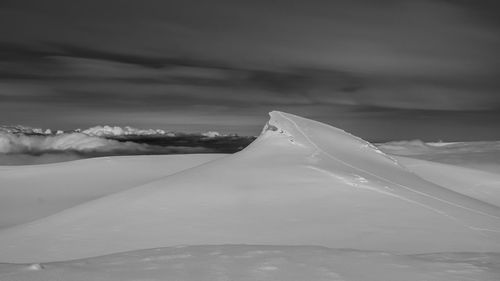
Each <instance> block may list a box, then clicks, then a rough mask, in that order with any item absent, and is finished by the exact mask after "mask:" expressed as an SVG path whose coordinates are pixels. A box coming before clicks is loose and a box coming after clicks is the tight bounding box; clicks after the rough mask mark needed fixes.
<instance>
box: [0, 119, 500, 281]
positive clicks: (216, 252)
mask: <svg viewBox="0 0 500 281" xmlns="http://www.w3.org/2000/svg"><path fill="white" fill-rule="evenodd" d="M270 115H271V118H270V120H269V122H268V124H266V126H265V128H264V130H263V131H262V134H261V135H260V136H259V138H258V139H257V140H255V141H254V142H253V143H252V144H251V145H250V146H248V147H247V148H246V149H244V150H243V151H241V152H238V153H236V154H232V155H227V156H224V157H221V156H220V155H219V156H213V158H212V159H204V160H202V161H201V160H200V163H199V164H201V165H199V164H198V165H192V166H191V167H189V166H190V165H191V164H192V163H191V164H186V165H184V166H183V168H179V169H177V170H176V171H177V173H175V172H172V173H169V172H168V171H166V173H165V176H163V177H162V176H160V174H161V173H160V172H159V171H158V177H157V178H153V177H152V176H144V178H143V180H145V182H134V183H132V179H133V178H135V177H134V176H133V175H125V172H130V171H132V169H140V168H139V166H134V167H133V168H131V169H122V170H120V169H119V168H117V167H116V166H115V167H109V168H108V169H107V170H106V171H107V172H108V173H107V174H108V175H109V178H108V179H107V180H109V183H110V185H108V186H113V187H110V188H109V192H104V193H100V194H94V197H93V198H97V197H99V198H98V199H95V200H90V199H92V198H88V199H86V200H81V201H80V203H81V204H79V205H76V204H78V203H72V204H73V205H76V206H74V207H72V208H67V207H68V206H63V207H61V210H62V209H64V210H62V211H60V212H57V213H55V214H53V215H51V216H48V217H44V218H40V219H38V220H35V221H33V222H30V223H25V224H21V225H15V226H12V227H9V228H4V229H0V263H2V262H3V263H4V264H0V279H1V280H54V279H57V278H59V279H61V278H62V279H64V280H89V279H98V280H136V279H148V280H207V279H209V280H498V279H499V278H500V272H499V268H500V256H499V253H500V208H499V197H498V194H499V193H498V187H497V186H496V183H497V181H498V180H499V179H498V175H497V174H493V173H486V172H481V171H478V170H473V169H468V168H463V167H456V166H452V165H445V164H439V163H434V162H429V161H423V160H416V159H410V158H405V157H396V156H389V155H387V154H385V153H383V152H381V151H380V150H379V149H377V148H376V147H375V146H373V145H371V144H370V143H367V142H365V141H363V140H362V139H359V138H357V137H355V136H352V135H350V134H348V133H346V132H344V131H342V130H340V129H337V128H334V127H331V126H328V125H325V124H322V123H319V122H315V121H312V120H308V119H305V118H301V117H298V116H294V115H291V114H287V113H283V112H271V113H270ZM149 157H152V156H147V157H145V158H143V159H149ZM112 159H116V158H112ZM120 159H126V158H120ZM129 159H138V158H137V157H130V158H129ZM151 159H152V158H151ZM179 159H180V158H179ZM92 160H93V159H92ZM85 161H91V160H85ZM201 162H202V163H203V164H202V163H201ZM81 163H85V162H83V161H78V162H69V163H59V164H57V165H55V164H53V165H44V166H40V167H39V168H37V166H32V167H26V168H25V169H26V171H29V172H31V173H33V174H32V181H34V182H40V179H45V180H47V179H46V178H48V177H51V176H47V175H48V174H47V173H43V172H42V173H40V172H41V171H44V168H47V167H53V169H54V170H53V175H54V176H56V175H61V174H64V173H57V171H61V172H62V171H68V169H69V171H71V169H73V171H75V170H78V169H75V168H70V167H71V165H70V164H73V165H77V164H78V165H80V164H81ZM86 163H91V162H86ZM170 163H172V162H170ZM174 164H175V163H174ZM174 164H172V165H174ZM93 165H95V169H96V170H98V169H103V168H99V164H98V163H93V164H91V165H88V166H87V167H91V166H93ZM153 166H155V165H153ZM167 166H168V165H167ZM174 166H175V165H174ZM174 166H172V167H174ZM181 166H182V165H181ZM100 167H102V166H100ZM155 167H156V166H155ZM159 167H161V166H159ZM3 169H4V170H0V181H2V183H3V182H7V181H6V180H7V179H8V180H10V182H11V183H15V182H16V180H15V179H13V178H10V179H9V178H8V177H9V176H10V177H14V178H15V174H16V173H17V175H18V177H19V179H18V185H17V188H27V189H30V190H32V191H33V192H34V193H36V188H35V187H34V186H31V187H27V186H26V185H25V184H24V183H22V180H23V179H22V178H25V176H26V173H24V172H23V171H22V170H20V169H18V168H14V167H5V168H3ZM9 169H10V170H9ZM30 169H32V170H30ZM104 169H105V168H104ZM96 170H92V171H90V172H89V174H98V171H96ZM166 170H168V168H167V169H166ZM11 171H17V172H16V173H11ZM19 171H20V172H19ZM46 171H47V170H46ZM37 173H40V174H37ZM28 174H29V173H28ZM49 174H50V173H49ZM122 174H123V176H124V177H126V176H130V177H129V179H130V182H129V181H128V180H127V181H126V182H127V183H126V184H125V183H123V182H122V183H120V184H118V183H119V181H115V180H114V179H112V176H113V175H114V176H118V177H119V175H122ZM153 174H155V175H156V172H154V173H153ZM79 175H80V176H82V175H83V174H79ZM1 176H3V177H4V178H1ZM102 176H103V175H102V174H101V177H102ZM28 178H29V177H28ZM70 178H71V176H68V178H66V180H68V179H70ZM89 178H90V177H89ZM138 178H139V177H138ZM146 178H148V180H147V181H146ZM49 182H50V181H47V182H45V183H43V184H41V186H42V187H41V188H44V189H43V190H45V189H47V188H48V190H51V188H50V187H48V186H49V185H50V184H49ZM56 182H57V180H54V181H53V182H52V183H53V184H55V183H56ZM101 186H102V185H101V184H100V181H99V180H96V181H94V182H91V181H89V182H88V183H87V185H85V181H83V183H82V184H81V185H79V187H78V188H75V190H80V191H81V190H84V189H87V188H89V189H90V190H93V192H95V191H98V190H99V187H101ZM2 188H3V187H2ZM60 188H63V187H62V186H59V187H58V188H55V189H53V191H57V190H60ZM115 188H116V189H115ZM13 189H16V187H15V186H14V188H13ZM105 189H107V188H105ZM80 191H77V192H76V194H78V192H80ZM0 192H2V195H3V194H4V191H1V190H0ZM11 192H12V191H11ZM49 193H50V192H49ZM55 193H57V192H55ZM22 194H23V192H20V193H19V194H18V198H21V199H22V197H23V196H22ZM68 194H73V191H71V192H69V193H68ZM106 194H108V195H106ZM35 197H36V196H31V197H30V199H26V198H24V199H22V200H26V202H23V203H21V204H19V207H21V206H22V205H24V204H27V205H29V204H31V202H32V201H33V200H34V198H35ZM21 199H20V200H21ZM30 200H31V201H30ZM5 201H8V199H6V200H5ZM66 208H67V209H66ZM229 244H232V245H229ZM242 244H245V245H244V246H243V245H242ZM177 245H198V246H188V247H176V246H177ZM208 245H212V246H208ZM217 245H219V246H217ZM237 245H241V246H237ZM280 245H281V246H280ZM308 245H314V246H308ZM162 247H166V248H162ZM326 247H327V248H326ZM145 249H150V250H145ZM341 249H352V250H341ZM129 251H133V252H129ZM110 254H111V255H110ZM69 260H71V261H69ZM54 261H57V262H54ZM12 263H18V264H12Z"/></svg>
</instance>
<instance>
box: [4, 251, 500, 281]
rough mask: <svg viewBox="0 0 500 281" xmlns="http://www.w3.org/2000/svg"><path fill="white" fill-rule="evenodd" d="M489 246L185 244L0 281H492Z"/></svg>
mask: <svg viewBox="0 0 500 281" xmlns="http://www.w3.org/2000/svg"><path fill="white" fill-rule="evenodd" d="M499 259H500V255H499V254H495V253H435V254H426V255H398V254H393V253H387V252H370V251H359V250H349V249H329V248H325V247H317V246H262V245H260V246H258V245H257V246H248V245H221V246H189V247H173V248H157V249H149V250H139V251H134V252H126V253H119V254H113V255H109V256H102V257H96V258H90V259H82V260H73V261H65V262H54V263H42V264H39V263H34V264H15V265H14V264H0V280H2V281H21V280H22V281H39V280H71V281H80V280H81V281H88V280H116V281H128V280H149V281H154V280H172V281H178V280H190V281H207V280H238V281H255V280H283V281H294V280H297V281H304V280H307V281H309V280H311V281H319V280H325V281H326V280H331V281H333V280H335V281H342V280H345V281H367V280H369V281H401V280H404V281H422V280H426V281H459V280H481V281H497V280H498V276H499V274H500V267H499V264H498V260H499Z"/></svg>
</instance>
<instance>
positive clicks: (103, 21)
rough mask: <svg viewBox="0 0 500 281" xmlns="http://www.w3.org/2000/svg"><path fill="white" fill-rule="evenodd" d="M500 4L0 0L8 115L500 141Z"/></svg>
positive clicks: (15, 120)
mask: <svg viewBox="0 0 500 281" xmlns="http://www.w3.org/2000/svg"><path fill="white" fill-rule="evenodd" d="M498 3H500V2H499V1H496V0H491V1H489V0H470V1H468V0H418V1H415V0H399V1H390V0H377V1H374V0H361V1H354V0H345V1H336V0H328V1H312V0H308V1H305V0H304V1H293V0H287V1H276V0H273V1H271V0H267V1H256V0H253V1H237V0H227V1H226V0H211V1H201V0H196V1H193V0H182V1H169V0H158V1H146V0H141V1H139V0H137V1H127V0H99V1H95V0H85V1H68V0H60V1H49V0H44V1H39V0H33V1H22V0H14V1H10V0H2V1H0V34H1V36H0V120H1V123H2V124H23V125H29V126H38V127H44V128H53V129H58V128H62V129H70V128H76V127H89V126H92V125H97V124H112V125H132V126H136V127H154V128H163V129H170V130H179V131H206V130H209V129H210V130H212V129H214V130H219V131H222V132H234V133H240V134H258V133H259V131H260V129H261V128H262V126H263V125H264V123H265V121H266V120H267V118H268V117H267V112H268V111H270V110H273V109H278V110H283V111H287V112H290V113H295V114H299V115H303V116H306V117H310V118H314V119H317V120H320V121H324V122H327V123H329V124H332V125H334V126H337V127H341V128H343V129H345V130H348V131H350V132H352V133H354V134H357V135H359V136H361V137H364V138H366V139H369V140H390V139H413V138H421V139H424V140H438V139H443V140H474V139H475V140H480V139H482V140H486V139H500V93H499V91H500V17H499V16H498V14H499V13H500V5H499V4H498Z"/></svg>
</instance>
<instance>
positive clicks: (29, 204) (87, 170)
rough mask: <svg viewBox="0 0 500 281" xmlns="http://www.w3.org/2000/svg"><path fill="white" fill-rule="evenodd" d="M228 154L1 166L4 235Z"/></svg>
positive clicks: (0, 215)
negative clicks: (9, 229)
mask: <svg viewBox="0 0 500 281" xmlns="http://www.w3.org/2000/svg"><path fill="white" fill-rule="evenodd" d="M222 156H224V155H223V154H187V155H157V156H115V157H101V158H92V159H85V160H77V161H72V162H66V163H56V164H45V165H29V166H0V183H1V184H0V195H1V196H0V229H1V228H4V227H7V226H12V225H15V224H20V223H24V222H28V221H31V220H34V219H38V218H42V217H45V216H47V215H50V214H53V213H56V212H58V211H62V210H64V209H66V208H69V207H73V206H76V205H78V204H81V203H83V202H86V201H90V200H93V199H96V198H99V197H102V196H104V195H108V194H111V193H115V192H118V191H122V190H126V189H129V188H132V187H135V186H138V185H141V184H144V183H147V182H151V181H154V180H157V179H159V178H162V177H166V176H169V175H171V174H174V173H177V172H179V171H182V170H185V169H188V168H192V167H194V166H197V165H201V164H203V163H206V162H208V161H212V160H214V159H217V158H219V157H222Z"/></svg>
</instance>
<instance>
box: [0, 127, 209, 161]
mask: <svg viewBox="0 0 500 281" xmlns="http://www.w3.org/2000/svg"><path fill="white" fill-rule="evenodd" d="M62 152H70V153H77V154H81V155H91V156H98V155H131V154H179V153H207V152H212V149H209V148H204V147H184V146H157V145H149V144H143V143H135V142H131V141H117V140H112V139H106V138H101V137H96V136H89V135H86V134H83V133H64V134H59V135H25V134H13V133H8V132H0V153H3V154H29V155H41V154H44V153H62Z"/></svg>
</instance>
